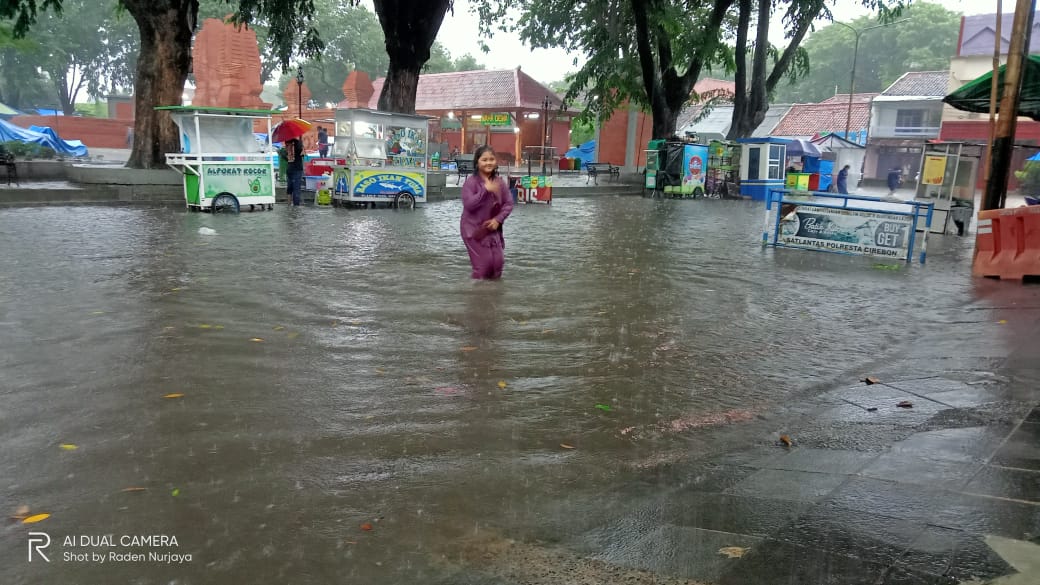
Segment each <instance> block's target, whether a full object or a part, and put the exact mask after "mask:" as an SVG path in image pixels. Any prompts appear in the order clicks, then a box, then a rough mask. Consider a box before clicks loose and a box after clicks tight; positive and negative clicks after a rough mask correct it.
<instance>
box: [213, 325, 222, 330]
mask: <svg viewBox="0 0 1040 585" xmlns="http://www.w3.org/2000/svg"><path fill="white" fill-rule="evenodd" d="M213 328H214V329H216V330H218V331H219V330H221V329H223V328H224V326H223V325H214V326H213Z"/></svg>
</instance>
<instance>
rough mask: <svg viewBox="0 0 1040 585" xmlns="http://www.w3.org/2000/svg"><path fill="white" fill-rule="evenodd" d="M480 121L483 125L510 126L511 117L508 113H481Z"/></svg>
mask: <svg viewBox="0 0 1040 585" xmlns="http://www.w3.org/2000/svg"><path fill="white" fill-rule="evenodd" d="M480 123H481V124H482V125H484V126H512V125H513V118H512V117H511V116H510V115H509V114H503V113H494V114H481V116H480Z"/></svg>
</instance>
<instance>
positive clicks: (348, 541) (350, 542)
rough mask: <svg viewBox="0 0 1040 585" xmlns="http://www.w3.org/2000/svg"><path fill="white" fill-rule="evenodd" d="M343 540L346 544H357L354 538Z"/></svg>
mask: <svg viewBox="0 0 1040 585" xmlns="http://www.w3.org/2000/svg"><path fill="white" fill-rule="evenodd" d="M345 542H346V543H347V544H357V541H356V540H347V541H345Z"/></svg>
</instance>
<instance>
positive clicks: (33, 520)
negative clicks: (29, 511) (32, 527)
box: [22, 514, 51, 524]
mask: <svg viewBox="0 0 1040 585" xmlns="http://www.w3.org/2000/svg"><path fill="white" fill-rule="evenodd" d="M50 517H51V515H50V514H36V515H35V516H29V517H28V518H26V519H25V520H22V524H36V523H37V522H42V521H44V520H46V519H48V518H50Z"/></svg>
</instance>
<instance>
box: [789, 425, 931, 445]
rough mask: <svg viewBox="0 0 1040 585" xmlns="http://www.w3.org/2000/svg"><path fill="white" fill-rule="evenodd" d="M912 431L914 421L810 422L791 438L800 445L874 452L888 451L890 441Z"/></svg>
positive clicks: (901, 437) (904, 436)
mask: <svg viewBox="0 0 1040 585" xmlns="http://www.w3.org/2000/svg"><path fill="white" fill-rule="evenodd" d="M908 422H909V421H908ZM919 422H921V421H920V419H917V423H919ZM914 432H915V425H914V424H906V425H902V424H869V423H861V422H849V421H813V423H812V424H810V425H807V426H806V427H804V428H801V429H800V430H799V431H798V433H797V434H796V435H795V436H794V440H795V442H796V444H797V445H799V446H800V447H802V448H815V449H832V450H844V451H861V452H865V453H877V452H883V451H887V450H888V447H889V446H890V445H892V443H895V442H897V441H901V440H903V439H906V438H907V437H909V436H910V435H912V434H914Z"/></svg>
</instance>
